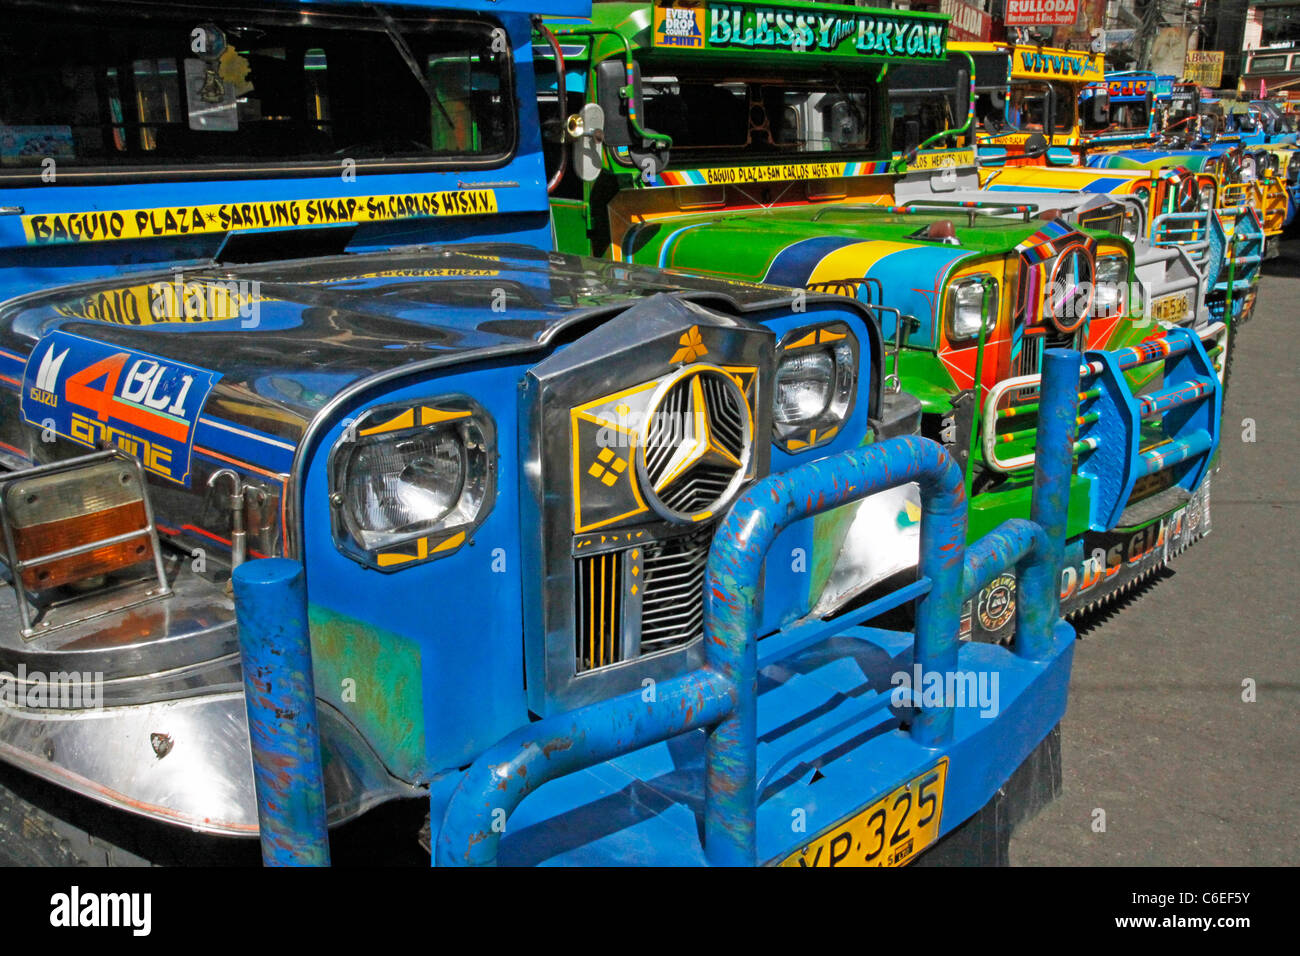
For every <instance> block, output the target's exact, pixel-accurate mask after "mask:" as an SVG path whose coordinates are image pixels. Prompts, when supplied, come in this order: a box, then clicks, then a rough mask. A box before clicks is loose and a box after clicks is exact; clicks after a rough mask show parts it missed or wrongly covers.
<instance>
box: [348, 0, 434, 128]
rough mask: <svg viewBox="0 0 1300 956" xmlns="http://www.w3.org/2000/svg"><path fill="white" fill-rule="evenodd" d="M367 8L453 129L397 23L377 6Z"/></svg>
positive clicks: (372, 4) (370, 5)
mask: <svg viewBox="0 0 1300 956" xmlns="http://www.w3.org/2000/svg"><path fill="white" fill-rule="evenodd" d="M367 6H369V7H370V9H371V10H374V11H375V16H377V17H379V22H380V23H382V24H383V25H384V32H386V33H387V34H388V38H389V39H390V40H392V41H393V46H395V47H396V48H397V52H398V53H399V54H401V57H402V59H403V60H404V61H406V65H407V66H408V67H410V69H411V74H412V75H413V76H414V77H415V80H416V82H417V83H419V84H420V87H421V88H422V89H423V90H424V92H425V94H426V95H427V96H428V97H429V101H430V102H431V103H433V104H434V105H435V106H437V107H438V112H439V113H441V114H442V118H443V119H444V120H446V121H447V125H448V126H451V127H453V128H454V127H455V125H456V124H455V123H453V122H452V120H451V114H450V113H448V112H447V107H446V106H444V105H443V103H442V100H441V99H439V97H438V92H437V90H435V89H434V88H433V84H432V83H430V82H429V78H428V77H427V76H425V75H424V70H422V69H421V68H420V61H419V60H417V59H416V58H415V54H414V53H412V52H411V48H410V47H409V46H408V45H407V43H406V37H404V36H402V31H401V30H399V29H398V28H397V21H395V20H394V19H393V18H392V16H390V15H389V13H388V11H387V10H385V9H384V8H383V7H381V6H380V5H379V4H377V3H371V4H367Z"/></svg>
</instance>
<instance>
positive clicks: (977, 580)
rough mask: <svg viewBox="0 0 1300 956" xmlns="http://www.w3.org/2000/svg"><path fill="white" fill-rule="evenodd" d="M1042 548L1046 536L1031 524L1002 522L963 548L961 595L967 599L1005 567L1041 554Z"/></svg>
mask: <svg viewBox="0 0 1300 956" xmlns="http://www.w3.org/2000/svg"><path fill="white" fill-rule="evenodd" d="M1045 546H1046V534H1045V533H1044V531H1043V529H1042V528H1040V527H1039V526H1038V525H1036V524H1034V523H1033V522H1032V521H1029V520H1027V519H1025V518H1011V519H1010V520H1008V521H1004V522H1002V524H1000V525H998V526H997V527H996V528H994V529H993V530H992V531H990V532H989V533H988V534H986V535H984V537H982V538H980V539H979V540H978V541H976V542H975V543H974V544H972V545H970V546H969V547H968V548H967V549H966V561H965V567H964V568H963V569H962V585H961V590H962V594H963V595H964V596H965V598H966V600H970V599H971V598H973V597H974V596H975V595H977V594H978V593H979V591H980V589H981V588H984V587H987V586H988V585H989V584H990V583H991V582H992V581H993V579H994V578H996V577H997V576H998V575H999V574H1002V573H1003V572H1004V571H1006V569H1007V568H1010V567H1018V566H1019V565H1020V564H1021V562H1023V561H1025V560H1027V559H1029V558H1032V557H1035V556H1037V555H1041V554H1043V553H1044V548H1045Z"/></svg>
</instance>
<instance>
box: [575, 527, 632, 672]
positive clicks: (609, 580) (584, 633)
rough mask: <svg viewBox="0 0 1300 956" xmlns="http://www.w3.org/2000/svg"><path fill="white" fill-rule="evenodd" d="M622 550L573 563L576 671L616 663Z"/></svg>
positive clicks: (621, 630) (621, 652) (620, 654)
mask: <svg viewBox="0 0 1300 956" xmlns="http://www.w3.org/2000/svg"><path fill="white" fill-rule="evenodd" d="M623 557H624V552H620V551H609V552H606V553H605V554H594V555H591V556H589V557H582V558H579V559H578V560H577V561H575V562H574V569H573V585H574V598H575V606H574V618H575V623H576V624H577V627H576V628H574V635H575V644H576V646H575V648H574V650H575V651H576V652H577V662H576V663H577V670H578V673H580V674H581V673H583V672H585V671H589V670H595V669H596V668H599V667H607V666H608V665H610V664H617V663H619V662H620V661H622V660H624V659H625V657H626V654H625V649H624V646H623V638H624V630H625V629H624V627H623V604H624V600H623V589H624V582H623V565H624V560H623Z"/></svg>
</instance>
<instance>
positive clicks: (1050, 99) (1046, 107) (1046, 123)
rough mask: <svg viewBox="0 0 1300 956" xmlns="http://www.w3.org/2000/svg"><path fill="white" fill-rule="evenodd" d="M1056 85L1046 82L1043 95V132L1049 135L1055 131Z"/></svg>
mask: <svg viewBox="0 0 1300 956" xmlns="http://www.w3.org/2000/svg"><path fill="white" fill-rule="evenodd" d="M1057 107H1058V104H1057V102H1056V87H1054V86H1052V84H1050V83H1049V84H1047V95H1046V96H1044V97H1043V132H1044V133H1045V134H1046V135H1048V136H1051V135H1052V134H1053V133H1055V132H1056V110H1057Z"/></svg>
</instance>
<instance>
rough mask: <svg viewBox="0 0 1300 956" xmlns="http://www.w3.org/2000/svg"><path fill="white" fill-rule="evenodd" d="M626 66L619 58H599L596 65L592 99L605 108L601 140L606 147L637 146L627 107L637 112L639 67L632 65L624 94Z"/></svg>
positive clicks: (637, 141)
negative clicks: (630, 78) (630, 77)
mask: <svg viewBox="0 0 1300 956" xmlns="http://www.w3.org/2000/svg"><path fill="white" fill-rule="evenodd" d="M627 80H628V77H627V68H626V67H625V66H624V65H623V61H622V60H618V59H613V60H602V61H601V62H600V63H598V64H597V65H596V102H597V103H599V104H600V108H601V109H602V110H604V111H605V142H606V143H608V144H609V145H610V146H614V147H618V146H640V145H641V142H640V137H638V136H636V135H635V134H634V133H633V132H632V124H631V122H630V121H629V115H630V109H629V107H630V106H632V105H635V106H636V115H638V116H641V117H643V118H644V113H643V112H642V111H641V67H640V65H638V64H635V63H634V64H633V65H632V85H631V90H630V94H631V95H630V96H628V95H627V94H628V92H629V90H628V82H627Z"/></svg>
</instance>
